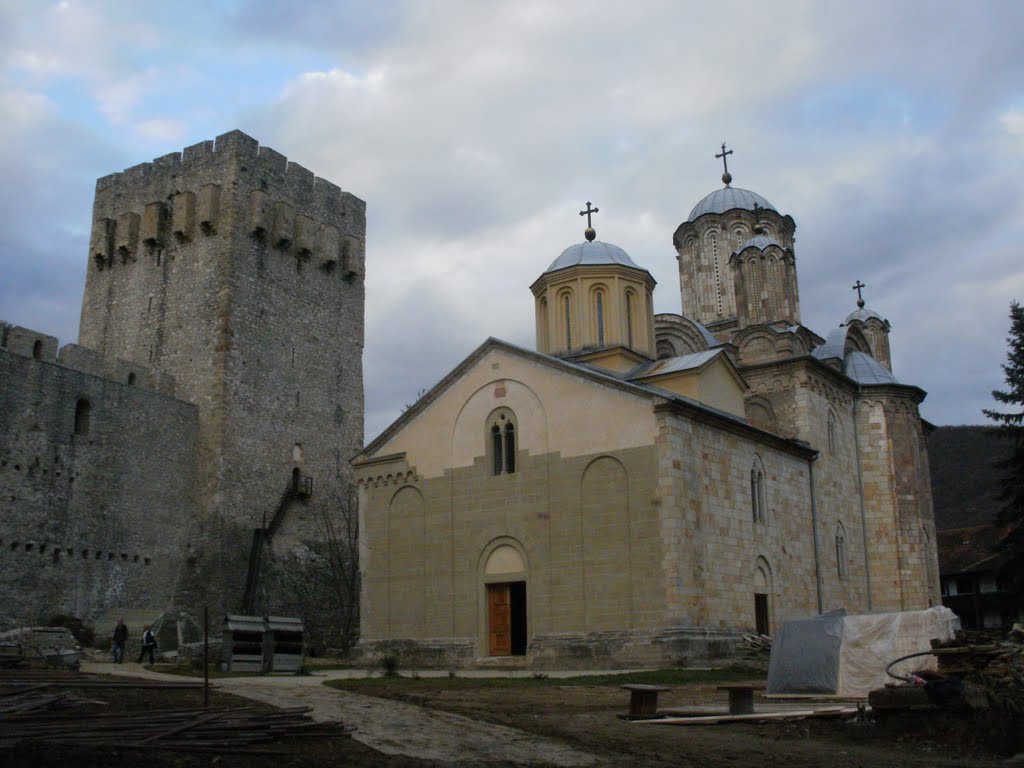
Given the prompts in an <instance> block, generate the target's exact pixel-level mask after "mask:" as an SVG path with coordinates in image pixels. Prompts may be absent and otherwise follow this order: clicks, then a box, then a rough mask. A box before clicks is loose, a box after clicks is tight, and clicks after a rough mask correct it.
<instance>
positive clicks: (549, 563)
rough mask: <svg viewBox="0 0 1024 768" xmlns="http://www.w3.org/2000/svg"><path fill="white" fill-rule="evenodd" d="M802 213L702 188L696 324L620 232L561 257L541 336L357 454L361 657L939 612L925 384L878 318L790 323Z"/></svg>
mask: <svg viewBox="0 0 1024 768" xmlns="http://www.w3.org/2000/svg"><path fill="white" fill-rule="evenodd" d="M795 226H796V225H795V223H794V221H793V219H792V218H791V217H789V216H784V215H781V214H779V213H778V212H777V211H775V209H774V208H773V207H771V205H770V204H769V203H768V202H767V201H766V200H764V198H762V197H760V196H759V195H755V194H754V193H749V192H746V191H745V190H734V189H732V188H731V187H729V186H728V185H727V186H726V188H725V190H720V191H719V193H712V195H709V196H708V197H707V198H705V200H704V201H702V202H701V203H700V204H698V206H697V207H696V208H695V209H694V212H693V213H691V216H690V217H689V219H688V220H687V221H686V222H684V223H683V224H682V225H681V226H680V227H679V228H678V229H677V231H676V233H675V236H674V242H675V245H676V248H677V253H678V259H679V270H680V286H681V288H682V303H683V308H684V312H685V315H658V316H654V315H653V313H652V311H651V305H652V302H651V299H650V296H651V291H652V290H653V279H652V278H651V277H650V274H649V273H648V272H647V271H646V270H644V269H643V268H641V267H639V266H637V265H636V264H635V263H633V262H632V260H631V259H630V258H629V257H628V256H627V255H626V254H625V252H624V251H622V250H621V249H619V248H617V247H616V246H612V245H609V244H606V243H600V242H587V243H580V244H578V245H575V246H571V247H570V248H568V249H566V251H565V252H564V253H563V254H562V255H561V256H560V257H559V258H558V259H556V260H555V261H554V262H553V263H552V264H551V266H550V267H549V268H548V269H547V270H546V271H545V272H544V273H543V274H542V275H541V277H540V278H538V279H537V281H535V282H534V284H533V285H532V286H531V289H532V291H533V293H534V297H535V310H536V315H537V344H538V351H537V352H532V351H528V350H524V349H520V348H517V347H513V346H511V345H508V344H505V343H503V342H500V341H497V340H494V339H490V340H488V341H487V342H485V343H484V344H483V345H482V346H481V347H480V348H479V349H477V350H476V352H474V353H473V354H472V355H470V357H469V358H467V359H466V360H465V361H464V362H463V363H462V364H461V365H460V366H459V367H457V368H456V369H455V370H454V371H453V372H452V373H451V374H449V376H447V377H446V378H445V379H444V380H443V381H441V382H440V383H439V384H438V385H437V386H436V387H434V388H433V389H432V390H431V391H430V392H428V393H427V394H426V395H425V396H424V397H423V398H422V399H421V400H420V401H419V402H418V403H416V404H415V405H414V406H413V407H412V408H410V409H409V410H408V411H407V412H406V413H405V414H403V416H402V417H401V418H400V419H399V420H398V421H397V422H395V424H393V425H392V426H391V427H389V428H388V429H387V430H385V432H384V433H383V434H382V435H381V436H380V437H378V438H377V439H376V440H374V441H373V442H372V443H370V444H369V445H368V446H367V447H366V448H365V449H364V451H363V452H362V453H361V454H360V455H359V456H358V457H357V459H356V460H355V462H354V464H355V467H356V475H357V478H358V480H359V484H360V489H361V493H360V523H361V552H360V555H361V568H362V573H363V593H362V640H361V645H362V647H363V649H364V650H365V651H367V652H374V651H378V650H381V649H383V648H399V649H400V650H401V652H403V653H405V654H407V655H408V656H409V657H410V658H416V659H418V660H421V661H434V662H437V663H453V662H455V661H460V662H466V661H476V662H479V663H488V662H489V661H494V660H497V661H502V662H507V661H509V658H510V657H513V658H516V657H518V658H520V659H522V660H523V663H527V664H535V665H543V664H545V663H557V664H571V663H579V664H592V663H594V662H595V661H597V662H598V663H621V664H649V663H659V662H666V661H674V660H677V659H678V658H679V657H681V656H682V657H687V658H696V657H705V656H714V655H722V654H726V653H728V652H729V649H730V648H731V647H732V643H733V642H734V641H735V639H736V638H737V637H738V635H739V634H741V633H743V632H750V631H755V630H758V631H763V632H772V631H774V630H775V629H777V628H778V626H779V624H780V622H782V621H784V620H785V619H787V618H793V617H802V616H808V615H813V614H815V613H818V612H822V611H828V610H832V609H837V608H845V609H846V610H848V611H851V612H866V611H872V610H902V609H912V608H923V607H927V606H929V605H932V604H938V576H937V566H936V555H935V546H934V541H935V536H934V523H933V521H932V513H931V498H930V491H929V480H928V466H927V456H926V453H925V448H924V446H925V442H924V439H923V438H924V433H923V426H922V422H921V419H920V415H919V413H918V410H917V406H918V404H919V403H920V401H921V399H923V397H924V393H923V392H922V391H921V390H920V389H918V388H916V387H912V386H905V385H901V384H899V383H898V382H897V381H896V380H895V379H894V378H893V377H892V375H891V360H890V353H889V338H888V333H889V325H888V323H887V322H886V321H884V320H883V319H882V318H881V316H879V315H877V314H876V313H874V312H871V311H870V310H864V309H863V308H861V309H859V310H858V311H857V312H855V313H852V314H851V316H850V317H849V318H847V321H846V322H845V323H844V324H843V325H842V326H840V327H839V328H837V329H836V330H835V331H833V332H832V333H830V334H829V335H828V337H827V338H823V337H821V336H818V335H817V334H815V333H814V332H812V331H810V330H809V329H807V328H805V327H803V326H801V325H800V310H799V297H798V290H797V281H796V260H795V254H794V248H793V233H794V230H795ZM588 239H589V240H592V239H593V231H592V230H591V231H588ZM627 297H628V300H627ZM638 310H639V311H642V312H643V313H644V314H643V315H642V316H638V315H634V314H633V313H634V312H637V311H638ZM652 341H653V343H652ZM655 358H657V359H655ZM510 457H511V458H510Z"/></svg>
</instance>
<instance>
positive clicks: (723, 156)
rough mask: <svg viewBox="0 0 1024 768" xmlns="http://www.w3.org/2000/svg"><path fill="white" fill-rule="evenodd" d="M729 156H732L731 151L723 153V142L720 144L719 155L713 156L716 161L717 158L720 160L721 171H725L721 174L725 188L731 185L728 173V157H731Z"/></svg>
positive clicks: (730, 176)
mask: <svg viewBox="0 0 1024 768" xmlns="http://www.w3.org/2000/svg"><path fill="white" fill-rule="evenodd" d="M731 154H732V150H731V149H730V150H729V151H728V152H726V151H725V142H724V141H723V142H722V151H721V153H720V154H717V155H715V158H716V159H717V158H721V159H722V169H723V170H724V171H725V173H723V174H722V181H723V182H724V183H725V186H727V187H728V186H729V185H730V184H731V183H732V174H731V173H729V155H731Z"/></svg>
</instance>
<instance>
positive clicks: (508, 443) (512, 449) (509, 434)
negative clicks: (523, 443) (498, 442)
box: [505, 423, 516, 475]
mask: <svg viewBox="0 0 1024 768" xmlns="http://www.w3.org/2000/svg"><path fill="white" fill-rule="evenodd" d="M505 471H506V472H507V473H508V474H510V475H511V474H512V473H513V472H515V471H516V428H515V427H514V426H513V425H512V424H511V423H509V424H507V425H506V426H505Z"/></svg>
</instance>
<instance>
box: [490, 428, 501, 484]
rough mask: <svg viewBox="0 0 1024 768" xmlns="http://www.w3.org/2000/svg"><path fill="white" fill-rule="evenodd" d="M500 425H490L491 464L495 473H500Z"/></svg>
mask: <svg viewBox="0 0 1024 768" xmlns="http://www.w3.org/2000/svg"><path fill="white" fill-rule="evenodd" d="M501 449H502V442H501V427H499V426H498V425H497V424H495V425H494V426H493V427H491V452H492V453H493V454H494V456H493V461H492V462H491V466H492V469H493V473H492V474H495V475H500V474H501V467H502V460H501Z"/></svg>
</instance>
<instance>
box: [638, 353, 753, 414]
mask: <svg viewBox="0 0 1024 768" xmlns="http://www.w3.org/2000/svg"><path fill="white" fill-rule="evenodd" d="M631 378H632V379H633V380H634V381H640V382H643V383H644V384H651V385H653V386H657V387H659V388H661V389H667V390H669V391H670V392H674V393H675V394H677V395H682V396H683V397H688V398H690V399H691V400H696V401H697V402H699V403H703V404H704V405H708V406H711V407H712V408H716V409H718V410H720V411H725V412H726V413H731V414H733V415H734V416H738V417H740V418H745V417H746V413H745V408H744V403H743V397H744V395H745V393H746V391H747V384H746V382H745V381H744V380H743V377H742V376H741V375H740V373H739V371H737V370H736V366H734V365H733V364H732V362H731V361H730V360H729V356H728V355H726V354H725V352H724V351H722V350H720V349H719V350H709V351H706V352H699V353H696V354H692V355H683V356H681V357H674V358H669V359H667V360H658V361H657V362H656V363H653V364H652V365H651V366H649V367H647V368H645V369H644V370H643V371H642V372H641V374H640V375H639V376H636V375H634V376H633V377H631Z"/></svg>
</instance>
